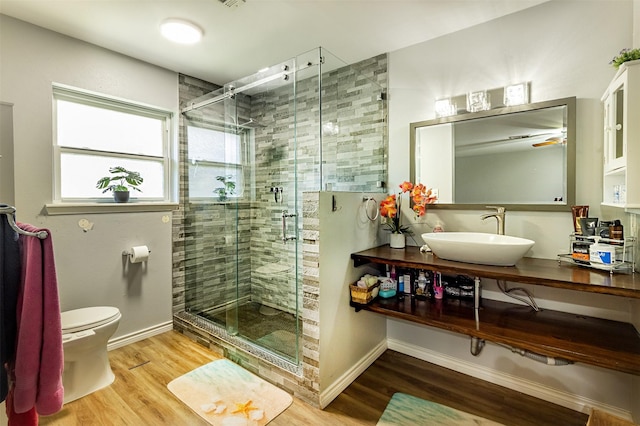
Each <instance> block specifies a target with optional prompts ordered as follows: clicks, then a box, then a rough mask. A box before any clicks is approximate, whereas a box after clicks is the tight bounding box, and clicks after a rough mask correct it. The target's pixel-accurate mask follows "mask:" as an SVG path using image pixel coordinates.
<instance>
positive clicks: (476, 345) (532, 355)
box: [470, 336, 573, 366]
mask: <svg viewBox="0 0 640 426" xmlns="http://www.w3.org/2000/svg"><path fill="white" fill-rule="evenodd" d="M484 345H485V341H484V339H481V338H479V337H475V336H471V348H470V352H471V355H473V356H478V355H480V352H482V348H484ZM496 345H498V346H502V347H503V348H506V349H509V350H510V351H511V352H513V353H514V354H518V355H520V356H523V357H525V358H529V359H532V360H534V361H538V362H541V363H543V364H547V365H555V366H563V365H570V364H573V361H570V360H568V359H564V358H555V357H552V356H546V355H542V354H539V353H536V352H532V351H529V350H526V349H519V348H514V347H512V346H508V345H503V344H500V343H496Z"/></svg>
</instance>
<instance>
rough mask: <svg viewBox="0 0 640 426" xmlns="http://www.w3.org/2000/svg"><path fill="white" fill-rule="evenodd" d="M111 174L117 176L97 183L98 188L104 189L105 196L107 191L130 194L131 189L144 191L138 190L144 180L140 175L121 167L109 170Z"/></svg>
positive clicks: (108, 177)
mask: <svg viewBox="0 0 640 426" xmlns="http://www.w3.org/2000/svg"><path fill="white" fill-rule="evenodd" d="M109 173H111V174H114V175H115V176H105V177H103V178H101V179H100V180H98V183H96V188H98V189H102V190H103V191H102V193H103V194H104V193H105V192H107V191H114V192H115V191H124V192H129V188H131V189H134V190H136V191H138V192H142V190H141V189H140V188H138V186H139V185H140V184H142V182H143V180H144V179H143V178H142V176H140V173H138V172H132V171H129V170H127V169H125V168H124V167H120V166H118V167H111V168H110V169H109ZM112 182H116V183H112Z"/></svg>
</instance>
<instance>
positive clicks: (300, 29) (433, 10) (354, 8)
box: [0, 0, 548, 84]
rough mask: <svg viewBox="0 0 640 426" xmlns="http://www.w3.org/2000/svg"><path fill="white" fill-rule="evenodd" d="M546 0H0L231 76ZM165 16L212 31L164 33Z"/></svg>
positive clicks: (86, 36) (217, 77)
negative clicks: (189, 40)
mask: <svg viewBox="0 0 640 426" xmlns="http://www.w3.org/2000/svg"><path fill="white" fill-rule="evenodd" d="M545 1H548V0H246V2H244V3H243V2H242V1H241V0H240V1H239V4H240V5H239V6H237V7H229V6H227V5H225V4H223V3H222V2H221V1H220V0H0V13H2V14H5V15H9V16H12V17H14V18H17V19H20V20H23V21H26V22H30V23H32V24H35V25H38V26H41V27H44V28H47V29H50V30H53V31H56V32H59V33H62V34H66V35H68V36H71V37H74V38H77V39H80V40H84V41H87V42H89V43H93V44H96V45H98V46H102V47H105V48H107V49H110V50H113V51H116V52H120V53H122V54H125V55H128V56H132V57H134V58H138V59H141V60H143V61H146V62H149V63H152V64H155V65H158V66H161V67H163V68H167V69H170V70H173V71H176V72H181V73H184V74H187V75H190V76H193V77H198V78H201V79H204V80H207V81H209V82H212V83H217V84H224V83H227V82H230V81H233V80H236V79H239V78H242V77H245V76H248V75H251V74H253V73H255V72H256V71H257V70H258V69H260V68H263V67H266V66H270V65H274V64H278V63H280V62H283V61H285V60H287V59H289V58H292V57H294V56H296V55H298V54H300V53H303V52H306V51H309V50H311V49H314V48H316V47H318V46H322V47H323V48H325V49H327V50H328V51H329V52H331V53H332V54H333V55H335V56H337V57H338V58H340V59H342V60H343V61H344V62H346V63H349V64H351V63H354V62H357V61H360V60H363V59H367V58H371V57H373V56H376V55H378V54H381V53H386V52H392V51H394V50H398V49H400V48H403V47H407V46H410V45H413V44H416V43H420V42H423V41H426V40H430V39H433V38H436V37H439V36H442V35H445V34H448V33H451V32H455V31H458V30H461V29H464V28H467V27H470V26H473V25H477V24H480V23H482V22H486V21H489V20H492V19H495V18H498V17H500V16H504V15H507V14H510V13H514V12H517V11H519V10H522V9H526V8H528V7H531V6H535V5H537V4H540V3H544V2H545ZM166 18H183V19H187V20H190V21H192V22H194V23H196V24H198V25H199V26H200V27H202V28H203V29H204V38H203V40H202V42H201V43H199V44H197V45H192V46H184V45H178V44H174V43H172V42H169V41H166V40H164V39H163V38H162V37H161V36H160V33H159V30H158V27H159V24H160V23H161V22H162V21H163V20H164V19H166Z"/></svg>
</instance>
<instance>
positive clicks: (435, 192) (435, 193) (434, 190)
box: [431, 188, 440, 198]
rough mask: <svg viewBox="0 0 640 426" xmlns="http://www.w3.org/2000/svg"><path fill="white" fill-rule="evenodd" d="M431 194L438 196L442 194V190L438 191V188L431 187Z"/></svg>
mask: <svg viewBox="0 0 640 426" xmlns="http://www.w3.org/2000/svg"><path fill="white" fill-rule="evenodd" d="M431 195H432V196H434V197H436V198H438V195H440V191H438V188H431Z"/></svg>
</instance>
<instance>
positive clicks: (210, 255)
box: [180, 48, 386, 365]
mask: <svg viewBox="0 0 640 426" xmlns="http://www.w3.org/2000/svg"><path fill="white" fill-rule="evenodd" d="M366 64H367V63H365V64H364V65H361V66H360V67H359V66H358V64H356V65H352V66H347V65H346V64H344V63H343V62H342V61H340V60H339V59H338V58H336V57H335V56H333V55H332V54H330V53H329V52H327V51H326V50H324V49H321V48H318V49H314V50H312V51H309V52H306V53H304V54H301V55H298V56H296V57H295V58H292V59H290V60H288V61H285V62H283V63H281V64H278V65H275V66H272V67H270V68H268V69H266V70H262V71H259V72H258V73H256V74H254V75H251V76H248V77H246V78H242V79H239V80H237V81H234V82H231V83H228V84H225V85H224V86H223V87H222V88H220V89H218V90H213V91H211V92H210V93H207V94H206V95H204V96H200V97H197V98H195V99H193V100H190V101H189V102H187V104H186V106H184V107H183V109H182V125H181V135H180V137H181V141H182V142H181V153H180V156H181V161H183V162H184V165H183V167H184V171H183V172H182V173H181V175H182V176H181V185H180V186H181V189H180V191H181V209H182V210H183V217H182V219H181V220H182V221H183V229H184V235H183V238H182V240H181V241H182V242H183V247H181V250H183V252H184V262H183V268H184V281H185V292H184V307H185V312H184V314H185V315H187V316H191V317H195V318H196V319H197V321H198V323H199V324H203V323H206V324H207V328H209V327H211V328H212V329H214V330H215V334H216V336H217V337H219V338H221V339H223V340H226V341H231V342H243V343H245V344H248V345H251V346H253V347H257V348H259V349H260V350H261V351H262V352H266V353H268V354H270V355H272V356H275V357H277V358H280V359H284V360H286V361H287V362H290V363H292V364H294V365H297V364H298V363H299V361H300V358H301V348H302V345H301V328H302V319H303V318H302V317H303V309H302V286H303V277H304V265H303V263H302V245H303V244H304V239H305V235H304V233H303V221H302V213H303V208H305V207H304V206H303V202H302V199H303V193H304V192H305V191H324V190H328V191H377V192H379V191H381V190H383V189H381V182H383V181H385V180H386V178H385V176H386V120H385V117H386V106H385V103H384V101H383V100H384V92H383V87H382V86H381V85H379V84H378V83H377V82H376V81H375V80H374V79H373V78H374V75H375V69H373V68H374V67H370V68H372V69H367V67H366ZM308 229H313V224H305V226H304V232H307V230H308ZM316 231H317V230H316Z"/></svg>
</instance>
